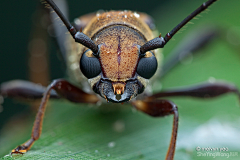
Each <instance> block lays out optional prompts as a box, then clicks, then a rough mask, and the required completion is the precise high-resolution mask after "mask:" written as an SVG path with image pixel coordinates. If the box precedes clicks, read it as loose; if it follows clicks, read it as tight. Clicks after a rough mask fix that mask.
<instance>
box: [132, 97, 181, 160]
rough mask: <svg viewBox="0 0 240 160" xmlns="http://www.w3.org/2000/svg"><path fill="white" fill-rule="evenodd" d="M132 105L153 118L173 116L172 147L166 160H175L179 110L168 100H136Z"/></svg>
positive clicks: (170, 146) (169, 148)
mask: <svg viewBox="0 0 240 160" xmlns="http://www.w3.org/2000/svg"><path fill="white" fill-rule="evenodd" d="M132 105H133V106H134V107H135V108H136V109H138V110H140V111H142V112H144V113H146V114H148V115H150V116H152V117H163V116H167V115H171V114H172V115H173V128H172V135H171V141H170V145H169V147H168V152H167V155H166V160H173V157H174V152H175V148H176V141H177V131H178V109H177V106H176V105H175V104H174V103H173V102H171V101H168V100H163V99H154V100H136V101H133V102H132Z"/></svg>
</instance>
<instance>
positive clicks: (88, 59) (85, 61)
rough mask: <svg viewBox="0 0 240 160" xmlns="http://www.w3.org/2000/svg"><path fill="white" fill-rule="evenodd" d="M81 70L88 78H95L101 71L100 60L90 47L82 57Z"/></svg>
mask: <svg viewBox="0 0 240 160" xmlns="http://www.w3.org/2000/svg"><path fill="white" fill-rule="evenodd" d="M80 70H81V71H82V73H83V75H84V76H85V77H87V78H88V79H90V78H94V77H96V76H98V75H99V74H100V73H101V65H100V62H99V60H98V58H96V57H95V56H94V55H93V52H92V51H91V50H90V49H88V50H86V51H85V52H84V53H83V55H82V57H81V59H80Z"/></svg>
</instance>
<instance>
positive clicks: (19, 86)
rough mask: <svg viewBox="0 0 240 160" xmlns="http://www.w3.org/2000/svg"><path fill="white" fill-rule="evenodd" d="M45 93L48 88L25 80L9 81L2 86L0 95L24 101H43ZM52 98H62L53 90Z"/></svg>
mask: <svg viewBox="0 0 240 160" xmlns="http://www.w3.org/2000/svg"><path fill="white" fill-rule="evenodd" d="M45 91H46V87H43V86H42V85H40V84H35V83H33V82H29V81H24V80H13V81H8V82H5V83H2V84H1V86H0V95H2V96H4V97H9V98H16V99H23V100H35V99H41V98H42V97H43V93H44V92H45ZM50 98H60V96H59V95H58V94H57V93H56V92H55V91H54V90H52V91H51V92H50Z"/></svg>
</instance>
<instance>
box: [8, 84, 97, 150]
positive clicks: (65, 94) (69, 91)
mask: <svg viewBox="0 0 240 160" xmlns="http://www.w3.org/2000/svg"><path fill="white" fill-rule="evenodd" d="M52 90H55V91H56V92H57V93H58V94H59V95H60V96H61V97H62V98H65V99H68V100H70V101H72V102H76V103H97V102H98V101H99V99H98V97H97V96H96V95H92V94H88V93H85V92H83V91H82V90H81V89H79V88H77V87H75V86H73V85H72V84H70V83H69V82H68V81H66V80H63V79H58V80H54V81H53V82H52V83H51V84H50V85H48V87H47V89H46V91H45V92H44V94H43V98H42V101H41V104H40V106H39V109H38V112H37V115H36V118H35V121H34V125H33V128H32V135H31V138H30V139H29V140H28V141H27V142H25V143H23V144H22V145H21V146H18V147H17V148H16V149H13V150H12V154H13V153H16V154H23V153H25V152H27V151H28V150H29V149H30V148H31V146H32V145H33V143H34V142H35V141H36V140H38V138H39V137H40V135H41V131H42V123H43V117H44V113H45V109H46V106H47V102H48V99H49V97H50V95H51V91H52Z"/></svg>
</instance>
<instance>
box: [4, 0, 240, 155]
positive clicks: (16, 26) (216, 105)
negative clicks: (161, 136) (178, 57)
mask: <svg viewBox="0 0 240 160" xmlns="http://www.w3.org/2000/svg"><path fill="white" fill-rule="evenodd" d="M203 2H204V0H194V1H184V0H148V1H143V0H138V1H129V0H122V1H97V0H88V1H79V0H78V1H77V0H71V1H68V5H69V19H70V21H73V20H74V18H76V17H78V16H80V15H83V14H86V13H89V12H94V11H97V10H99V9H103V10H126V9H127V10H133V11H141V12H146V13H148V14H150V15H151V16H152V17H153V18H154V19H155V23H156V27H157V29H158V30H159V32H161V33H162V35H165V34H166V33H167V32H169V31H170V30H171V29H172V28H173V27H175V26H176V25H177V24H178V23H179V22H180V21H181V20H183V19H184V18H185V17H186V16H187V15H188V14H190V13H191V12H192V11H193V10H195V9H196V8H197V7H198V6H200V5H201V4H202V3H203ZM239 7H240V1H239V0H231V1H227V0H219V1H217V2H216V3H215V4H213V5H212V6H211V7H210V8H209V10H208V11H206V12H204V13H202V14H201V17H197V18H198V19H195V20H192V21H191V22H193V23H194V24H188V25H187V28H185V30H184V31H181V33H179V34H177V35H176V36H174V38H173V40H171V41H170V42H169V43H168V45H166V47H165V48H164V56H165V57H167V55H168V54H169V53H170V52H171V51H172V50H173V49H174V48H175V47H176V46H177V44H179V43H180V42H181V41H182V39H183V38H184V37H185V36H186V35H188V34H191V33H198V32H200V30H202V28H204V27H205V26H209V25H211V26H216V27H217V28H218V29H219V28H223V30H222V36H221V38H220V39H217V40H216V41H214V42H212V43H211V44H210V45H209V46H207V47H206V48H204V50H202V51H200V53H199V54H198V55H196V56H194V57H190V58H189V59H187V60H186V61H184V62H183V63H182V64H180V65H179V66H178V68H175V69H174V70H172V72H170V73H169V74H168V75H166V76H165V77H164V78H163V79H162V81H161V83H160V82H157V83H155V84H154V88H155V90H154V92H157V91H158V90H160V89H162V88H163V89H166V88H172V87H177V86H186V85H192V84H196V83H200V82H204V81H208V80H209V79H210V80H214V79H217V80H218V79H219V80H225V81H229V82H231V83H234V84H236V86H238V88H240V72H239V69H240V50H239V48H240V47H239V45H240V41H239V39H238V38H239V37H240V20H239V17H240V10H239ZM37 8H39V1H37V0H35V1H30V0H28V1H15V0H8V1H1V2H0V10H1V38H0V44H1V54H0V63H1V65H0V83H2V82H6V81H9V80H14V79H24V80H28V79H29V74H28V70H29V65H28V54H29V41H30V39H31V37H32V36H33V34H34V31H33V28H36V26H35V25H38V24H39V21H41V20H38V19H36V17H37V16H36V12H35V11H36V10H37ZM236 37H238V38H236ZM48 44H49V45H48V47H49V48H50V50H49V52H50V54H49V63H50V71H49V77H50V78H49V79H50V80H52V79H56V78H61V77H64V76H65V73H64V65H62V63H61V60H59V58H58V56H57V54H56V52H57V51H56V50H57V48H56V46H55V45H54V42H53V41H52V40H51V39H48ZM172 100H173V101H174V102H175V103H176V104H178V105H179V112H180V127H179V139H178V143H177V153H176V155H177V156H176V159H201V158H204V157H197V156H196V152H194V151H195V150H194V149H195V147H197V146H198V145H203V146H201V147H208V146H209V145H210V146H209V147H223V145H224V146H225V147H229V148H230V151H232V152H235V151H239V150H240V146H239V144H240V141H239V140H240V137H239V135H240V128H239V123H240V118H239V116H240V108H239V104H238V100H237V98H236V96H234V95H228V96H221V98H218V99H215V100H213V101H209V100H207V102H206V101H204V102H202V101H201V100H195V99H184V98H182V99H180V98H173V99H172ZM0 101H1V100H0ZM30 112H31V109H30V108H29V107H28V106H27V105H24V104H22V103H19V102H17V101H12V100H10V99H4V103H3V104H2V105H1V106H0V156H3V155H5V154H7V153H8V152H7V151H6V150H9V148H7V149H5V148H4V149H3V148H2V147H4V146H5V144H3V143H2V144H1V142H6V141H4V140H3V139H4V136H2V137H1V134H2V135H6V133H7V132H8V128H9V126H6V125H5V124H8V125H9V121H10V120H11V119H14V120H15V121H18V120H19V121H21V120H25V119H28V118H27V117H26V116H28V115H29V113H30ZM19 113H21V114H19ZM34 114H35V113H34ZM34 114H31V116H32V117H34ZM16 117H17V118H16ZM171 120H172V118H170V119H169V123H168V126H170V124H171V123H172V122H171ZM11 121H12V120H11ZM32 122H33V121H32ZM32 122H30V123H29V124H32ZM11 125H13V124H12V123H11ZM11 127H16V126H11ZM170 128H171V127H170ZM161 130H163V129H161ZM226 130H228V131H229V132H224V131H226ZM205 131H209V132H211V133H212V134H211V135H209V136H208V133H206V132H205ZM166 132H168V134H170V130H169V129H168V130H167V131H166ZM223 132H224V133H223ZM221 133H222V134H221ZM155 134H157V133H155ZM224 134H225V135H224ZM204 135H205V136H206V137H204ZM212 136H214V137H217V136H219V137H217V138H218V139H214V138H212ZM197 139H201V140H202V139H205V140H206V141H210V139H213V142H209V143H203V144H201V143H200V141H197ZM220 139H225V141H223V142H222V141H220ZM189 141H191V143H190V142H189ZM216 142H219V143H216ZM15 145H16V144H15ZM206 145H208V146H206ZM211 145H214V146H211ZM166 146H168V145H166ZM189 148H190V149H189ZM10 149H11V148H10ZM3 150H4V151H3ZM1 151H2V152H1ZM154 154H157V153H156V152H154ZM162 154H163V155H165V153H164V152H163V153H162ZM239 154H240V153H239ZM146 155H147V154H146ZM239 156H240V155H239ZM177 157H184V158H177ZM145 158H146V159H151V158H147V157H145ZM205 158H206V157H205ZM208 158H209V157H208ZM235 158H236V157H235Z"/></svg>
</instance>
